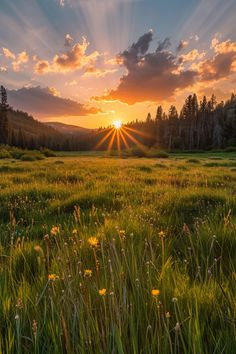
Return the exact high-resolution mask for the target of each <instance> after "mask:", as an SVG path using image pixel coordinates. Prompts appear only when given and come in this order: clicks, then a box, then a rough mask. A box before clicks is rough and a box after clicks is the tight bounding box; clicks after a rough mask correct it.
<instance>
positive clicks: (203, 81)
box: [0, 0, 236, 128]
mask: <svg viewBox="0 0 236 354" xmlns="http://www.w3.org/2000/svg"><path fill="white" fill-rule="evenodd" d="M235 17H236V1H235V0H226V1H222V0H0V23H1V31H0V84H1V85H4V86H5V87H6V88H7V90H8V98H9V103H10V105H11V106H13V107H14V108H18V109H21V110H24V111H27V112H28V113H30V114H32V115H33V116H34V117H35V118H36V119H38V120H41V121H57V122H63V123H66V124H74V125H78V126H83V127H88V128H97V127H101V126H103V127H104V126H108V125H111V124H112V123H113V122H114V121H116V120H121V121H122V122H123V123H126V122H128V121H132V120H134V119H145V118H146V116H147V113H148V112H151V114H152V115H153V116H154V115H155V111H156V107H157V105H160V104H161V105H163V107H164V108H165V110H168V107H169V106H170V105H171V104H174V105H176V107H177V108H178V109H180V108H181V106H182V104H183V102H184V99H185V97H186V96H187V95H189V94H192V93H193V92H196V93H197V94H198V95H199V98H201V97H202V96H203V95H204V94H205V95H207V96H208V97H209V96H210V95H211V94H212V93H214V94H215V95H216V96H217V99H218V101H221V100H225V99H227V98H228V97H229V96H230V94H231V93H232V92H234V93H235V87H236V23H235Z"/></svg>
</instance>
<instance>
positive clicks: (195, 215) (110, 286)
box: [0, 153, 236, 354]
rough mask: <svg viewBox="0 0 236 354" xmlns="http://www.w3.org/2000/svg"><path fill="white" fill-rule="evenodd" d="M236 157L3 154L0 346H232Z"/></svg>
mask: <svg viewBox="0 0 236 354" xmlns="http://www.w3.org/2000/svg"><path fill="white" fill-rule="evenodd" d="M212 157H213V158H212ZM234 158H235V154H233V153H232V154H230V155H226V154H220V153H219V154H218V155H216V156H212V153H211V154H209V155H208V154H202V155H201V154H196V155H194V156H191V155H189V154H186V155H179V154H178V155H177V154H176V155H172V157H171V158H169V159H166V158H165V159H150V158H149V159H146V158H143V159H118V158H105V157H103V156H102V155H100V156H97V157H96V156H78V155H77V156H76V155H75V156H71V157H63V156H57V157H55V158H50V159H45V160H42V161H33V162H29V161H27V162H25V161H14V163H13V160H10V159H4V160H1V162H0V171H1V173H0V219H1V223H0V234H1V244H0V250H1V251H0V300H1V301H0V333H1V334H0V352H2V353H16V352H17V353H81V354H83V353H86V354H87V353H91V354H92V353H119V354H121V353H125V354H126V353H145V354H146V353H147V354H148V353H150V354H152V353H161V354H167V353H168V354H169V353H173V354H177V353H179V354H183V353H196V354H198V353H199V354H209V353H215V354H217V353H227V354H228V353H232V354H234V353H235V352H236V340H235V338H236V330H235V329H236V328H235V325H236V322H235V321H236V307H235V292H236V272H235V264H236V252H235V249H236V239H235V233H236V199H235V193H236V183H235V182H236V174H235V168H234V166H235V162H234V160H232V159H234ZM214 160H216V161H214ZM209 165H210V166H209ZM91 237H92V239H91Z"/></svg>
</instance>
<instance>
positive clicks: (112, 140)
mask: <svg viewBox="0 0 236 354" xmlns="http://www.w3.org/2000/svg"><path fill="white" fill-rule="evenodd" d="M116 134H117V131H116V130H115V129H114V131H113V135H112V137H111V140H110V142H109V145H108V148H107V150H108V151H111V149H112V147H113V143H114V140H115V136H116Z"/></svg>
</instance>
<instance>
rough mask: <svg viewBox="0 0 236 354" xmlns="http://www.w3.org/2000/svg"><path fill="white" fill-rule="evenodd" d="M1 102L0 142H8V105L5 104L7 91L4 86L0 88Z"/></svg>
mask: <svg viewBox="0 0 236 354" xmlns="http://www.w3.org/2000/svg"><path fill="white" fill-rule="evenodd" d="M0 95H1V103H0V144H8V143H9V135H10V134H9V124H8V117H7V111H8V109H9V106H8V104H7V92H6V89H5V87H4V86H1V88H0Z"/></svg>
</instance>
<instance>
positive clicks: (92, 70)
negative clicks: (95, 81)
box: [83, 65, 117, 77]
mask: <svg viewBox="0 0 236 354" xmlns="http://www.w3.org/2000/svg"><path fill="white" fill-rule="evenodd" d="M116 71H117V69H100V68H97V67H95V66H93V65H91V66H88V67H87V68H86V69H85V72H84V74H83V77H89V76H95V77H104V76H106V75H108V74H112V73H114V72H116Z"/></svg>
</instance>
